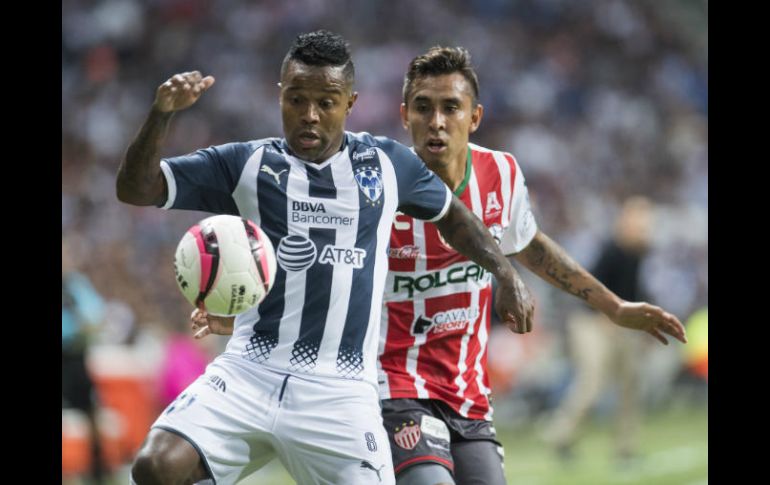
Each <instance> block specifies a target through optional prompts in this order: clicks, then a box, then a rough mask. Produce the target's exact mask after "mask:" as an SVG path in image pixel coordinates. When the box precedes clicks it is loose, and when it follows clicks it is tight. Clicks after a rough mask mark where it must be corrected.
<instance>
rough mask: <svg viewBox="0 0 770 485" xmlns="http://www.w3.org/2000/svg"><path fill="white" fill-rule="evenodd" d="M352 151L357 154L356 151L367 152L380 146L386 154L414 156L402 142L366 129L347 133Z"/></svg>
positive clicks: (391, 155)
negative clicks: (374, 133) (375, 134)
mask: <svg viewBox="0 0 770 485" xmlns="http://www.w3.org/2000/svg"><path fill="white" fill-rule="evenodd" d="M346 134H347V136H348V143H349V145H350V151H351V153H352V154H353V155H354V156H355V154H356V153H367V151H370V150H374V149H377V148H379V149H380V150H382V151H383V152H385V154H386V155H388V156H389V157H391V158H393V157H394V156H395V157H403V156H414V154H413V153H412V152H411V151H410V150H409V148H408V147H406V146H405V145H403V144H402V143H400V142H398V141H397V140H394V139H393V138H389V137H387V136H374V135H372V134H370V133H367V132H365V131H362V132H359V133H351V132H347V133H346Z"/></svg>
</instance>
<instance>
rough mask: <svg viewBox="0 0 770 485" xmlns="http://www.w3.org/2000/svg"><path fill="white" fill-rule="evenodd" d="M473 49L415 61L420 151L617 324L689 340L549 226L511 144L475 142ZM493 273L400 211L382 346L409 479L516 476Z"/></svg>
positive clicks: (540, 271)
mask: <svg viewBox="0 0 770 485" xmlns="http://www.w3.org/2000/svg"><path fill="white" fill-rule="evenodd" d="M478 97H479V92H478V80H477V76H476V73H475V72H474V70H473V68H472V67H471V64H470V57H469V55H468V53H467V51H466V50H465V49H463V48H446V47H434V48H432V49H430V50H429V51H428V52H427V53H425V54H423V55H421V56H418V57H416V58H415V59H413V60H412V62H411V63H410V65H409V70H408V72H407V74H406V78H405V81H404V88H403V100H404V102H403V104H402V105H401V118H402V121H403V124H404V127H405V128H406V129H407V130H408V131H409V133H410V135H411V137H412V141H413V143H414V150H415V152H416V153H417V154H418V155H419V156H420V158H422V160H423V161H424V162H425V164H426V165H427V166H428V168H430V169H431V170H432V171H434V172H435V173H436V174H438V175H439V176H440V177H441V179H442V180H443V181H444V182H445V183H446V184H447V185H448V186H449V188H450V189H451V190H452V191H454V193H455V195H456V196H457V197H458V198H459V199H460V200H461V201H462V202H463V203H465V204H466V205H467V206H468V208H470V209H471V210H472V211H473V213H474V214H475V215H476V216H477V217H478V218H479V219H481V220H482V221H483V222H484V224H485V225H486V226H487V227H488V228H489V230H490V232H491V233H492V235H493V236H494V237H495V239H496V240H497V241H498V243H499V244H500V246H501V249H502V250H503V252H504V254H506V255H513V256H514V257H515V258H516V259H517V260H518V261H519V262H520V263H521V264H523V265H524V266H526V267H527V268H528V269H530V270H531V271H533V272H534V273H535V274H537V275H538V276H540V277H541V278H543V279H544V280H546V281H548V282H549V283H551V284H552V285H554V286H555V287H557V288H560V289H562V290H564V291H566V292H568V293H570V294H572V295H575V296H577V297H578V298H581V299H582V300H584V301H585V302H586V303H587V304H588V305H590V306H592V307H593V308H595V309H597V310H599V311H601V312H603V313H605V314H606V315H607V316H608V317H609V318H610V319H611V320H612V321H613V322H615V323H616V324H617V325H620V326H623V327H628V328H632V329H637V330H641V331H646V332H648V333H650V334H651V335H653V336H654V337H655V338H657V339H658V340H660V341H661V342H662V343H664V344H666V343H667V340H666V338H665V337H664V335H663V334H669V335H671V336H673V337H674V338H676V339H678V340H681V341H682V342H686V338H685V336H684V328H683V326H682V324H681V322H679V320H678V319H677V318H676V317H675V316H674V315H672V314H670V313H667V312H665V311H664V310H663V309H661V308H659V307H656V306H653V305H650V304H648V303H645V302H636V303H632V302H627V301H624V300H622V299H621V298H619V297H618V296H617V295H615V294H614V293H612V292H611V291H609V290H608V289H607V288H606V287H605V286H604V285H602V284H601V283H600V282H599V281H597V280H596V279H595V278H594V277H593V276H592V275H591V274H590V273H588V272H587V271H586V270H585V269H584V268H582V267H581V266H580V265H579V264H577V263H576V262H575V261H574V260H573V259H572V258H570V257H569V256H568V255H567V254H566V253H565V252H564V250H563V249H562V248H561V247H560V246H559V245H558V244H556V243H555V242H554V241H553V240H551V239H550V238H549V237H548V236H546V235H545V234H544V233H543V232H542V231H540V230H539V229H538V227H537V224H536V222H535V219H534V216H533V214H532V210H531V208H530V205H529V199H528V195H527V187H526V185H525V183H524V175H523V174H522V171H521V167H520V166H519V164H518V162H517V161H516V159H515V158H514V156H513V155H512V154H511V153H508V152H504V151H497V150H490V149H487V148H483V147H480V146H478V145H474V144H473V143H469V136H470V134H471V133H473V132H475V131H476V130H477V129H478V127H479V124H480V123H481V119H482V116H483V107H482V106H481V105H480V104H479V102H478ZM491 301H492V288H491V275H490V274H489V273H488V272H486V271H484V269H482V268H481V267H479V266H478V265H476V264H475V263H473V262H472V261H470V260H468V258H466V257H464V256H462V255H461V254H459V253H458V252H457V251H455V250H454V249H452V248H451V247H450V246H449V245H448V244H447V243H446V241H444V240H443V238H442V237H441V235H440V234H439V232H438V230H437V229H436V227H435V226H434V225H433V224H431V223H429V222H424V221H420V220H417V219H414V218H412V217H409V216H407V215H403V214H397V215H396V219H395V222H394V225H393V228H392V232H391V238H390V248H389V273H388V279H387V282H386V287H385V297H384V300H383V311H382V325H381V336H380V347H379V353H380V357H379V369H378V370H379V379H378V381H379V385H380V397H381V399H382V406H383V418H384V423H385V427H386V430H387V431H388V435H389V437H390V440H391V450H392V453H393V465H394V468H395V472H396V477H397V483H398V484H399V485H412V484H421V485H425V484H443V483H448V484H453V483H460V484H465V483H484V484H492V485H496V484H504V483H506V482H505V476H504V474H503V467H502V459H503V455H502V447H501V445H500V443H499V442H497V440H496V436H495V431H494V427H493V426H492V421H491V420H492V408H491V406H490V403H489V398H488V396H489V394H490V389H489V379H488V375H487V373H486V363H487V354H486V349H487V339H488V336H489V329H490V318H491V312H492V305H491Z"/></svg>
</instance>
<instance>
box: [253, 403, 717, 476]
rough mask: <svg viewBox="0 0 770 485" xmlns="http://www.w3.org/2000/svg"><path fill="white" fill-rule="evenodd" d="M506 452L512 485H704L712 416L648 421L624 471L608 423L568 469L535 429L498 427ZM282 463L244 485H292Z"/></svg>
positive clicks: (682, 412)
mask: <svg viewBox="0 0 770 485" xmlns="http://www.w3.org/2000/svg"><path fill="white" fill-rule="evenodd" d="M496 428H497V431H498V433H499V436H500V439H501V441H502V443H503V446H504V447H505V474H506V477H507V478H508V482H509V483H511V484H512V485H513V484H515V485H567V484H569V485H610V484H613V485H614V484H622V485H704V484H707V483H708V414H707V410H706V408H705V406H704V407H702V408H697V409H693V408H690V407H687V408H676V409H671V410H669V411H666V412H664V413H658V414H654V415H648V416H646V417H645V418H644V419H643V421H642V423H641V428H640V445H641V446H640V448H641V449H640V452H641V454H642V456H641V458H640V459H639V460H638V461H635V462H633V463H632V464H631V465H630V466H629V467H627V468H620V467H618V466H617V464H616V463H615V462H614V461H613V457H612V442H611V437H610V432H611V430H610V428H609V424H608V423H603V422H594V423H591V424H589V426H587V427H586V429H585V433H584V435H583V439H582V440H581V441H580V443H579V445H578V447H577V448H576V457H575V460H574V461H572V462H571V463H570V464H569V465H567V466H565V465H563V464H562V463H560V462H559V461H558V460H557V459H556V458H555V456H554V455H553V454H552V453H551V452H550V450H549V449H548V448H546V447H545V445H543V444H542V442H541V441H540V440H539V439H538V437H537V431H536V429H535V427H534V426H524V427H518V428H516V429H511V428H506V427H505V425H504V423H496ZM292 483H294V481H293V480H292V479H291V478H290V477H289V475H288V474H287V473H286V472H285V471H284V469H283V467H282V466H281V464H280V463H279V462H278V460H275V461H273V462H272V463H270V464H269V465H268V466H267V467H265V468H263V469H262V470H260V471H258V472H256V473H255V474H253V475H251V476H249V477H248V478H246V479H245V480H242V481H241V482H240V485H257V484H259V485H290V484H292Z"/></svg>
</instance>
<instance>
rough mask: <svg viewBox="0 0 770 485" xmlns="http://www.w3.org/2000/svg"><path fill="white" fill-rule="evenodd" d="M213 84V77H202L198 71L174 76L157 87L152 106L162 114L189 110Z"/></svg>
mask: <svg viewBox="0 0 770 485" xmlns="http://www.w3.org/2000/svg"><path fill="white" fill-rule="evenodd" d="M213 84H214V77H213V76H206V77H202V76H201V73H200V72H199V71H192V72H183V73H181V74H175V75H174V76H172V77H171V78H170V79H169V80H168V81H166V82H164V83H163V84H161V85H160V86H159V87H158V89H157V91H156V92H155V102H154V103H153V105H152V106H153V108H154V109H156V110H157V111H160V112H162V113H170V112H173V111H179V110H182V109H185V108H189V107H190V106H192V105H193V104H195V102H196V101H198V98H200V96H201V94H203V93H204V92H205V91H206V90H207V89H208V88H210V87H211V86H212V85H213Z"/></svg>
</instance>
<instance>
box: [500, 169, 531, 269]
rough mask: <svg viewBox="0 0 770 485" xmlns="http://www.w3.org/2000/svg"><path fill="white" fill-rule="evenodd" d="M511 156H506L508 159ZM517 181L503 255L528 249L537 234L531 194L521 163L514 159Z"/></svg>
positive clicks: (502, 244) (506, 229)
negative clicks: (530, 201) (530, 199)
mask: <svg viewBox="0 0 770 485" xmlns="http://www.w3.org/2000/svg"><path fill="white" fill-rule="evenodd" d="M509 156H510V155H508V154H506V158H508V157H509ZM511 159H512V160H513V164H514V167H513V168H514V169H515V172H514V173H515V179H514V182H513V190H512V191H511V219H510V224H508V227H506V228H505V231H504V232H503V237H502V240H501V241H500V250H502V252H503V254H515V253H518V252H519V251H521V250H522V249H524V248H526V247H527V246H528V245H529V243H530V242H531V241H532V238H534V237H535V234H536V233H537V222H536V221H535V214H534V213H533V212H532V206H531V205H530V203H529V192H528V191H527V184H526V182H525V180H524V174H523V173H522V171H521V167H519V163H518V162H517V161H516V160H515V159H513V157H511Z"/></svg>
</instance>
